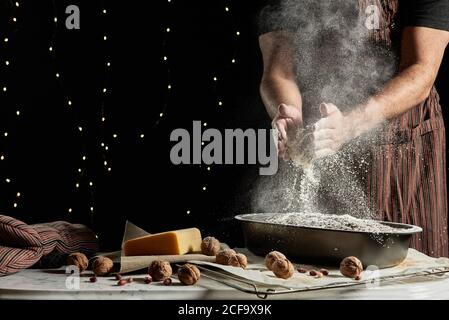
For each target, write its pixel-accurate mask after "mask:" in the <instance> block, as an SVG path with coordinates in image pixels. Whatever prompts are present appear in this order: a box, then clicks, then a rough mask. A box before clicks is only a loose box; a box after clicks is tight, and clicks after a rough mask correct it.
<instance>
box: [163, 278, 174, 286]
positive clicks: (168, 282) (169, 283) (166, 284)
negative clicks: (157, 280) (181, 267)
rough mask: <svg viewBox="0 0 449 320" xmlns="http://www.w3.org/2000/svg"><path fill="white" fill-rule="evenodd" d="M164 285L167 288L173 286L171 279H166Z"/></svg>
mask: <svg viewBox="0 0 449 320" xmlns="http://www.w3.org/2000/svg"><path fill="white" fill-rule="evenodd" d="M163 284H164V285H165V286H171V284H172V280H171V278H167V279H165V280H164V282H163Z"/></svg>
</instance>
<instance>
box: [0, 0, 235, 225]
mask: <svg viewBox="0 0 449 320" xmlns="http://www.w3.org/2000/svg"><path fill="white" fill-rule="evenodd" d="M175 2H176V0H166V5H167V10H168V11H167V12H168V15H171V14H173V10H174V4H175ZM11 4H12V5H11V7H12V10H11V19H10V22H11V23H16V22H17V9H18V8H20V6H21V4H20V3H19V2H12V1H11ZM52 5H53V16H52V17H51V19H52V23H53V32H52V34H51V37H50V41H49V45H48V53H49V55H50V57H51V61H52V65H53V71H54V77H55V80H56V81H57V82H58V83H59V88H60V90H61V94H62V96H63V99H64V100H63V102H62V105H63V106H64V108H67V110H68V111H69V112H71V114H72V119H73V126H74V130H75V131H76V134H77V135H78V136H79V139H80V141H81V149H82V150H81V154H80V156H79V159H78V165H77V167H76V168H75V169H74V170H76V174H75V175H76V181H75V182H74V186H73V187H74V191H75V192H77V191H80V190H82V189H83V188H85V189H87V190H88V194H89V195H90V197H89V198H90V199H89V201H90V203H88V204H87V207H88V208H89V211H90V212H91V217H92V219H93V214H94V212H95V201H94V200H95V197H94V191H95V183H94V182H95V181H93V176H94V175H93V174H92V173H91V169H90V168H91V166H89V165H88V163H89V161H88V158H90V157H89V154H88V148H87V146H88V143H87V140H88V138H89V136H88V133H89V132H88V131H89V130H88V128H87V126H85V125H84V122H83V119H82V117H81V116H80V114H81V113H80V109H79V108H80V106H79V105H78V102H79V101H78V100H77V97H76V95H74V94H73V93H72V92H70V90H67V87H66V85H65V81H64V78H65V77H66V75H64V74H63V71H62V69H63V68H61V67H60V65H58V62H59V56H58V54H59V50H58V49H59V48H58V42H57V36H58V28H59V27H60V20H61V21H63V20H64V19H63V18H61V19H60V18H59V17H58V7H57V4H56V0H52ZM100 7H101V8H100V10H101V12H99V13H98V14H99V15H100V16H101V18H100V21H101V23H102V25H103V26H105V25H106V23H105V22H106V21H107V19H108V15H109V11H108V8H107V7H106V5H105V1H102V2H101V5H100ZM220 10H222V12H223V16H224V19H230V20H227V21H228V22H230V23H231V25H232V28H231V30H230V36H231V37H232V39H233V41H234V46H233V47H234V48H233V49H234V51H233V53H232V54H231V56H230V57H229V59H228V62H227V64H226V65H224V66H223V68H222V69H221V70H216V71H215V72H212V73H211V74H208V75H206V76H207V77H209V78H210V85H211V87H210V89H211V90H212V91H213V92H214V94H215V106H216V108H217V112H221V111H222V110H224V109H223V107H224V106H225V93H224V92H223V91H222V90H221V88H222V84H223V81H224V78H225V73H226V72H227V70H229V68H231V67H233V66H235V65H236V64H237V47H238V45H237V43H238V41H239V38H240V35H241V32H240V31H239V30H238V28H237V27H236V26H235V23H234V21H235V20H234V18H233V16H232V6H231V1H230V0H222V6H221V8H220ZM62 23H63V22H62ZM161 32H163V37H162V44H161V46H162V50H161V54H162V56H161V59H162V63H164V65H165V70H166V78H165V81H166V83H165V88H166V89H165V90H166V91H165V98H164V101H163V102H162V104H161V109H160V112H159V115H158V116H157V117H156V119H155V121H154V122H153V124H152V125H151V126H150V127H148V128H143V129H142V130H140V132H138V138H139V139H144V138H145V131H146V129H155V128H156V127H158V126H159V124H160V123H161V121H162V120H163V119H164V118H165V117H166V115H167V112H168V109H169V105H170V98H171V95H172V92H173V89H174V86H173V83H172V65H171V63H170V61H171V59H172V57H171V56H170V55H169V52H170V50H169V45H174V44H171V39H172V37H173V36H172V34H173V32H176V30H174V26H173V25H171V24H170V23H168V24H163V25H162V26H161ZM9 41H10V39H9V38H4V39H3V42H4V44H8V43H9ZM98 41H101V42H102V43H103V44H104V49H105V50H103V51H104V52H107V50H106V48H108V42H109V41H110V35H109V34H108V33H107V32H106V31H105V30H103V33H102V35H101V38H100V39H98ZM3 63H4V65H5V66H9V65H10V64H11V60H10V59H5V60H4V61H3ZM103 67H104V75H103V84H102V86H101V87H100V88H99V90H98V93H99V94H100V95H101V97H100V105H99V119H98V125H99V128H100V130H99V133H100V137H99V143H98V146H97V147H98V148H99V149H97V150H99V155H100V159H101V161H102V166H103V168H104V170H105V171H106V172H109V173H110V172H111V171H112V167H111V160H110V159H109V157H108V154H109V151H110V145H109V143H110V142H111V140H112V141H116V140H117V139H118V133H116V132H110V131H108V130H107V128H108V126H107V122H108V112H107V106H106V101H107V99H106V98H107V96H108V95H109V94H110V92H111V88H110V87H109V77H110V73H111V69H112V61H111V59H110V57H109V56H108V55H107V54H104V57H103ZM2 91H3V93H5V94H6V93H7V92H8V87H7V86H6V84H5V85H4V86H2ZM16 115H17V116H20V115H21V111H20V110H17V111H16ZM208 125H210V123H208V121H207V119H203V126H204V127H207V126H208ZM6 137H8V132H4V138H6ZM0 153H1V155H0V161H1V162H3V161H5V160H6V159H7V155H6V154H5V151H4V150H0ZM93 158H95V157H93ZM200 167H201V170H206V171H207V173H208V176H209V177H208V178H207V179H210V177H211V176H210V175H209V174H210V173H211V172H212V168H211V166H210V165H209V166H200ZM4 181H5V182H6V183H8V184H12V182H13V181H12V178H11V177H9V176H8V177H6V178H5V179H4ZM208 187H209V186H208V183H207V181H206V182H203V183H201V184H200V191H201V192H207V191H208ZM20 197H21V193H20V192H19V191H17V192H16V199H15V201H14V203H13V207H17V206H18V199H19V198H20ZM66 210H67V212H68V213H69V214H72V213H74V211H75V206H71V205H68V206H67V208H66ZM192 210H193V209H192V208H186V209H185V213H186V214H187V215H190V214H191V213H192Z"/></svg>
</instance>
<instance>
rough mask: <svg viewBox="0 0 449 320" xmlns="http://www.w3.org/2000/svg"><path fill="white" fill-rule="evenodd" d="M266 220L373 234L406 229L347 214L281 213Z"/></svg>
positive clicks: (404, 230)
mask: <svg viewBox="0 0 449 320" xmlns="http://www.w3.org/2000/svg"><path fill="white" fill-rule="evenodd" d="M265 221H266V222H270V223H276V224H288V225H294V226H300V227H312V228H322V229H331V230H344V231H360V232H369V233H373V234H380V233H401V232H407V231H408V230H407V229H403V228H393V227H390V226H388V225H385V224H382V223H380V222H379V221H376V220H367V219H358V218H355V217H353V216H350V215H348V214H345V215H335V214H322V213H310V212H307V213H297V212H294V213H283V214H278V215H275V216H270V217H269V218H267V219H266V220H265Z"/></svg>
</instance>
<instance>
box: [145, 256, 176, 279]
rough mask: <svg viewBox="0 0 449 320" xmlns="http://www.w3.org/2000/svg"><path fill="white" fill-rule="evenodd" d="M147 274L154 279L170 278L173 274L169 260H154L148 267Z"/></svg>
mask: <svg viewBox="0 0 449 320" xmlns="http://www.w3.org/2000/svg"><path fill="white" fill-rule="evenodd" d="M148 274H149V275H150V276H151V277H152V278H153V280H154V281H163V280H165V279H167V278H170V277H171V275H172V274H173V270H172V268H171V265H170V262H168V261H162V260H154V261H153V262H151V264H150V266H149V267H148Z"/></svg>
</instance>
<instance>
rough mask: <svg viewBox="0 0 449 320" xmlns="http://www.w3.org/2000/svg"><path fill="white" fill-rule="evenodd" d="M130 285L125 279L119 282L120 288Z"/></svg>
mask: <svg viewBox="0 0 449 320" xmlns="http://www.w3.org/2000/svg"><path fill="white" fill-rule="evenodd" d="M127 283H128V281H126V280H125V279H121V280H119V281H118V282H117V285H118V286H124V285H125V284H127Z"/></svg>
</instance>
